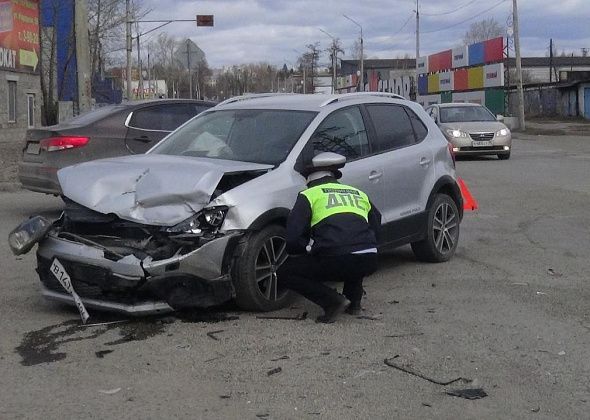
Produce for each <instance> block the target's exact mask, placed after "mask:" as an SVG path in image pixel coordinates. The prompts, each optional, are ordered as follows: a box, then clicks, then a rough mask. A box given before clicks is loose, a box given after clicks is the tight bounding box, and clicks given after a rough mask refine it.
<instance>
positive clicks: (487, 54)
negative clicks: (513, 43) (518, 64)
mask: <svg viewBox="0 0 590 420" xmlns="http://www.w3.org/2000/svg"><path fill="white" fill-rule="evenodd" d="M483 45H484V48H483V49H484V62H485V63H486V64H487V63H493V62H495V61H502V60H504V38H502V37H499V38H494V39H488V40H487V41H484V43H483Z"/></svg>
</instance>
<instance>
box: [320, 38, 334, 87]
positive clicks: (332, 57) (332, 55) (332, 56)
mask: <svg viewBox="0 0 590 420" xmlns="http://www.w3.org/2000/svg"><path fill="white" fill-rule="evenodd" d="M318 29H319V30H320V31H322V32H323V33H325V34H326V35H328V36H329V37H330V38H332V48H331V50H332V54H331V57H330V58H331V59H332V73H333V75H332V93H336V67H337V66H338V49H337V45H336V38H334V37H333V36H332V35H330V34H329V33H328V32H327V31H324V30H323V29H322V28H318Z"/></svg>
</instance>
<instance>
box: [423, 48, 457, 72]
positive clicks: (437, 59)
mask: <svg viewBox="0 0 590 420" xmlns="http://www.w3.org/2000/svg"><path fill="white" fill-rule="evenodd" d="M452 67H453V51H452V50H447V51H442V52H439V53H438V54H433V55H430V56H428V72H429V73H436V72H438V71H441V70H449V69H451V68H452Z"/></svg>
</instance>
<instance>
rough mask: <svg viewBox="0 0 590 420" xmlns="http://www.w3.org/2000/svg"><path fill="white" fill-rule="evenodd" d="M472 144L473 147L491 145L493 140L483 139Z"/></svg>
mask: <svg viewBox="0 0 590 420" xmlns="http://www.w3.org/2000/svg"><path fill="white" fill-rule="evenodd" d="M471 144H472V146H473V147H486V146H491V145H492V142H491V141H489V140H483V141H474V142H472V143H471Z"/></svg>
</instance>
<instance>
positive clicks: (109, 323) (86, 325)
mask: <svg viewBox="0 0 590 420" xmlns="http://www.w3.org/2000/svg"><path fill="white" fill-rule="evenodd" d="M123 322H129V320H128V319H120V320H118V321H109V322H99V323H96V324H82V325H80V328H88V327H102V326H104V325H113V324H121V323H123Z"/></svg>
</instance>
